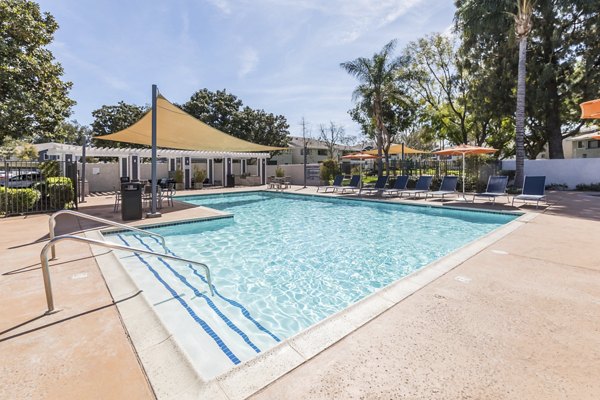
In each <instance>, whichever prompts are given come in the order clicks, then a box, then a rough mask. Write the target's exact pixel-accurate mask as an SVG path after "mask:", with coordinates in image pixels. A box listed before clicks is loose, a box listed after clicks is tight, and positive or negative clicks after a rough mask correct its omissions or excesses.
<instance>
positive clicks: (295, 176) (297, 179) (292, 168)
mask: <svg viewBox="0 0 600 400" xmlns="http://www.w3.org/2000/svg"><path fill="white" fill-rule="evenodd" d="M278 167H279V168H281V169H283V171H284V174H285V176H288V177H290V181H291V183H292V185H303V184H304V164H287V165H267V176H275V170H277V168H278ZM306 167H307V169H308V171H307V179H306V185H308V186H319V185H320V184H321V180H320V179H319V178H318V172H317V171H318V170H319V164H306ZM311 171H312V173H311Z"/></svg>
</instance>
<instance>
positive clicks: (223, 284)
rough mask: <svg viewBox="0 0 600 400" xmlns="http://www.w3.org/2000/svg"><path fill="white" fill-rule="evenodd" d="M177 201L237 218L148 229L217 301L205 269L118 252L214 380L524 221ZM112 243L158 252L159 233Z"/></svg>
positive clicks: (299, 198) (370, 206)
mask: <svg viewBox="0 0 600 400" xmlns="http://www.w3.org/2000/svg"><path fill="white" fill-rule="evenodd" d="M179 200H183V201H185V202H187V203H190V204H194V205H201V206H205V207H210V208H213V209H217V210H221V211H224V212H227V213H231V214H233V218H222V219H216V220H210V221H203V222H196V223H187V224H178V225H171V226H163V227H159V228H155V229H151V230H152V231H154V232H157V233H159V234H161V235H163V236H164V237H165V239H166V242H167V246H168V247H169V249H170V252H171V254H174V255H177V256H179V257H184V258H188V259H192V260H197V261H200V262H203V263H205V264H207V265H208V266H209V267H210V268H211V272H212V279H213V284H214V287H215V289H216V291H217V295H216V296H213V297H211V296H210V295H209V294H208V286H207V284H206V280H205V279H204V273H203V271H202V270H201V269H198V268H197V267H193V266H191V265H187V266H186V265H178V264H177V263H176V262H171V261H168V260H156V259H151V258H148V257H142V256H139V255H137V256H131V255H127V254H125V253H123V254H122V255H121V256H122V260H123V263H124V264H125V265H126V267H127V266H128V265H131V264H132V263H137V265H138V266H139V264H140V263H141V264H142V268H135V267H133V266H131V267H130V268H128V271H129V272H130V274H131V275H132V276H133V278H134V280H135V281H136V282H137V283H138V285H139V286H140V287H141V288H142V289H143V290H144V291H145V292H146V295H147V296H150V300H151V302H152V303H153V304H154V305H155V307H156V308H157V310H158V309H161V308H165V310H164V311H163V315H162V318H163V320H171V321H172V322H170V323H173V324H175V325H177V326H178V327H179V328H177V329H178V330H183V331H182V332H181V335H182V336H184V339H183V340H184V341H186V342H192V344H191V345H190V346H196V347H198V348H193V349H188V348H186V346H183V347H184V348H185V349H186V351H187V353H188V355H189V356H190V357H191V358H199V359H206V361H202V360H199V361H198V362H199V363H200V364H206V365H205V366H202V367H201V369H205V370H206V371H204V374H205V375H206V376H207V377H212V376H215V375H217V374H218V373H221V372H224V371H226V370H227V369H228V368H230V367H231V366H232V365H235V364H238V363H240V362H243V361H245V360H247V359H250V358H252V357H254V356H256V354H257V353H259V352H262V351H264V350H266V349H268V348H270V347H272V346H274V345H275V344H277V343H278V342H279V341H281V340H284V339H285V338H289V337H290V336H292V335H294V334H296V333H298V332H300V331H302V330H304V329H306V328H307V327H309V326H311V325H314V324H315V323H317V322H319V321H321V320H323V319H324V318H326V317H328V316H330V315H332V314H334V313H336V312H338V311H340V310H342V309H344V308H346V307H348V306H349V305H351V304H352V303H355V302H356V301H358V300H360V299H362V298H364V297H365V296H367V295H369V294H371V293H373V292H375V291H376V290H378V289H380V288H382V287H385V286H387V285H389V284H390V283H392V282H394V281H396V280H398V279H399V278H402V277H403V276H406V275H408V274H410V273H411V272H413V271H415V270H418V269H419V268H422V267H423V266H425V265H427V264H429V263H431V262H432V261H434V260H437V259H439V258H440V257H443V256H444V255H446V254H448V253H450V252H451V251H453V250H455V249H457V248H459V247H461V246H463V245H465V244H467V243H469V242H471V241H473V240H475V239H477V238H479V237H481V236H482V235H485V234H486V233H488V232H490V231H492V230H494V229H495V228H497V227H499V226H501V225H503V224H506V223H507V222H509V221H511V220H512V219H514V218H515V217H516V216H515V215H507V214H499V213H486V212H473V211H463V210H454V209H446V208H438V207H420V206H410V205H399V204H389V203H382V202H366V201H358V200H349V199H334V198H323V197H315V196H303V195H293V194H282V193H269V192H250V193H239V194H225V195H203V196H195V197H183V198H179ZM110 238H111V240H115V241H116V242H119V243H126V244H128V245H131V246H138V247H140V248H149V249H153V250H157V251H160V246H159V244H158V242H157V240H156V239H154V238H152V237H144V236H140V235H138V234H133V233H120V234H118V235H112V236H110ZM165 304H168V308H167V307H163V306H164V305H165ZM190 311H193V312H190ZM158 312H159V315H161V314H160V311H158ZM174 315H176V316H174ZM198 320H200V321H201V322H203V323H200V322H199V321H198ZM168 324H169V323H167V325H168ZM207 327H208V329H207ZM215 335H216V338H215ZM208 347H211V350H207V348H208ZM213 347H214V349H213ZM231 355H233V357H231ZM209 360H212V361H209ZM215 360H217V361H215ZM217 364H218V365H217Z"/></svg>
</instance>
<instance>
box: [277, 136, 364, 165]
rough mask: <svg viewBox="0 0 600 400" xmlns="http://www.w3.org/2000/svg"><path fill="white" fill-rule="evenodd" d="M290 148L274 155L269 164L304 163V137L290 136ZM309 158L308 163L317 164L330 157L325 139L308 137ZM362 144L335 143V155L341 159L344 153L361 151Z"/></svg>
mask: <svg viewBox="0 0 600 400" xmlns="http://www.w3.org/2000/svg"><path fill="white" fill-rule="evenodd" d="M290 139H291V140H290V144H289V147H290V149H289V150H285V151H282V152H281V153H280V154H278V155H276V156H273V157H272V158H271V160H270V161H269V164H275V163H276V164H278V165H285V164H303V163H304V139H303V138H302V137H297V136H291V137H290ZM306 147H307V153H306V154H307V157H306V158H307V160H306V162H307V163H308V164H317V163H320V162H323V160H326V159H327V158H328V151H327V146H326V144H325V142H324V141H322V140H319V139H314V138H306ZM361 150H362V146H361V145H357V146H346V145H342V144H338V145H335V147H334V157H335V158H337V159H339V158H340V157H342V156H343V155H346V154H349V153H354V152H357V151H361Z"/></svg>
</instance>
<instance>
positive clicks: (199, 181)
mask: <svg viewBox="0 0 600 400" xmlns="http://www.w3.org/2000/svg"><path fill="white" fill-rule="evenodd" d="M205 179H206V171H205V170H203V169H201V168H198V167H197V166H194V189H202V187H203V185H204V180H205Z"/></svg>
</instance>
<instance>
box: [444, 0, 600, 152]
mask: <svg viewBox="0 0 600 400" xmlns="http://www.w3.org/2000/svg"><path fill="white" fill-rule="evenodd" d="M528 3H529V1H528ZM456 6H457V12H456V15H455V21H456V28H457V30H458V31H460V32H461V39H462V46H461V47H462V49H465V51H468V52H469V58H470V65H469V71H474V70H477V69H479V70H484V72H483V73H482V74H481V76H482V78H483V79H482V86H483V87H488V88H493V90H494V92H495V97H496V98H498V99H500V100H501V101H500V102H497V103H496V104H497V105H498V106H499V109H503V108H504V107H505V106H506V104H510V102H511V101H512V99H513V98H514V93H515V92H516V89H517V88H516V83H517V82H515V79H514V75H515V72H516V71H518V60H519V59H518V51H517V48H518V45H519V43H518V40H517V37H516V35H514V34H512V33H513V32H515V28H516V27H515V19H514V17H512V15H518V13H519V9H518V7H517V3H516V2H515V1H514V0H481V1H467V0H457V1H456ZM532 6H533V8H532V16H531V21H532V25H531V31H530V33H529V35H528V38H529V41H528V45H527V59H526V69H527V72H528V73H527V76H526V80H525V84H526V87H527V102H526V104H525V115H526V116H527V118H526V119H525V129H524V148H525V151H526V153H527V156H528V157H531V158H534V157H535V156H536V155H537V154H538V153H539V151H540V150H541V149H542V148H543V147H544V145H545V144H546V143H547V144H548V148H549V156H550V158H563V157H564V155H563V150H562V140H563V139H564V138H566V137H569V136H572V135H576V134H577V133H578V132H579V130H580V128H581V127H582V126H583V122H582V121H581V120H580V119H579V109H578V107H577V104H578V103H580V102H582V101H584V100H588V99H591V98H594V97H595V96H597V94H598V92H599V91H600V42H599V41H598V34H599V29H600V27H599V19H598V9H599V8H600V1H599V0H537V1H535V3H534V4H533V3H532ZM512 104H514V103H512ZM502 112H503V113H504V116H505V117H508V118H511V119H513V120H515V115H514V110H513V111H511V112H506V111H504V110H502ZM515 122H516V120H515Z"/></svg>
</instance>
